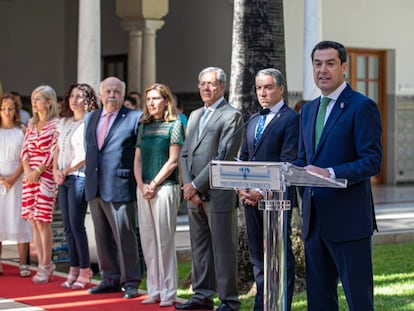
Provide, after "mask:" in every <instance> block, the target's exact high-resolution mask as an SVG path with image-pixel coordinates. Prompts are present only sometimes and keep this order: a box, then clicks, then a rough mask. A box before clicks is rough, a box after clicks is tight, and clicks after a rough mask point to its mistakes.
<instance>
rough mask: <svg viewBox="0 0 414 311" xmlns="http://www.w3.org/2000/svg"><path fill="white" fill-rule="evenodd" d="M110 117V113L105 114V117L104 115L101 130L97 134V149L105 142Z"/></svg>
mask: <svg viewBox="0 0 414 311" xmlns="http://www.w3.org/2000/svg"><path fill="white" fill-rule="evenodd" d="M111 117H112V113H107V114H106V115H104V118H105V120H104V121H103V124H102V127H101V130H100V132H99V134H98V148H99V149H101V148H102V145H103V142H104V140H105V136H106V134H107V132H108V129H109V121H111Z"/></svg>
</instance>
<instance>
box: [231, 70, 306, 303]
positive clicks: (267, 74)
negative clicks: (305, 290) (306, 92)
mask: <svg viewBox="0 0 414 311" xmlns="http://www.w3.org/2000/svg"><path fill="white" fill-rule="evenodd" d="M255 82H256V95H257V99H258V101H259V103H260V105H261V106H262V108H263V109H266V110H267V111H268V113H267V114H265V113H256V114H254V115H253V116H252V117H251V118H250V120H249V121H248V122H249V123H248V125H247V131H246V137H245V139H244V144H243V147H242V150H241V153H240V159H241V160H242V161H271V162H291V161H293V160H295V159H296V156H297V146H298V139H299V114H298V113H297V112H295V111H293V110H292V109H291V108H289V107H288V105H287V104H286V103H285V102H284V100H283V93H284V91H285V87H286V83H285V78H284V76H283V74H282V73H281V72H280V71H279V70H277V69H274V68H267V69H263V70H260V71H259V72H258V73H257V74H256V80H255ZM294 190H295V189H293V188H292V189H289V190H288V194H289V198H290V199H291V200H292V199H293V198H294V195H295V194H296V192H295V191H294ZM238 192H239V196H240V198H241V200H242V201H243V202H244V204H245V206H246V207H245V216H246V229H247V239H248V243H249V255H250V260H251V262H252V265H253V273H254V278H255V281H256V288H257V293H256V297H255V305H254V311H262V310H263V307H264V303H263V302H264V301H263V299H264V297H263V289H264V254H263V211H261V210H259V209H258V205H257V202H258V200H260V199H262V198H263V196H262V194H261V192H260V191H259V190H254V189H250V190H243V189H241V190H239V191H238ZM288 221H289V222H290V211H289V217H288ZM289 228H290V226H289ZM287 245H288V246H287V250H288V252H287V278H288V282H287V283H288V293H287V296H288V303H287V305H288V310H290V305H291V302H292V296H293V290H294V282H295V258H294V256H293V252H292V243H291V241H290V238H288V241H287Z"/></svg>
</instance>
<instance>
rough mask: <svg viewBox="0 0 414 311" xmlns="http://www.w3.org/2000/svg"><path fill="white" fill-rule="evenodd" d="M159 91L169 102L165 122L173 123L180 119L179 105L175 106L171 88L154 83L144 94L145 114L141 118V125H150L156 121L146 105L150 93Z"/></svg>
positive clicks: (165, 112)
mask: <svg viewBox="0 0 414 311" xmlns="http://www.w3.org/2000/svg"><path fill="white" fill-rule="evenodd" d="M153 90H154V91H157V92H158V93H159V94H160V96H161V97H162V98H163V99H164V100H166V101H167V109H166V110H165V111H164V120H165V121H167V122H171V121H174V120H177V119H178V112H177V105H176V104H175V100H174V96H173V95H172V92H171V90H170V88H169V87H168V86H166V85H164V84H161V83H154V84H153V85H151V86H150V87H148V88H147V89H146V90H145V92H144V94H145V104H144V105H143V106H144V107H143V113H142V117H141V123H150V122H152V121H153V120H154V117H153V116H152V115H151V114H150V113H149V111H148V108H147V105H146V97H147V94H148V92H150V91H153Z"/></svg>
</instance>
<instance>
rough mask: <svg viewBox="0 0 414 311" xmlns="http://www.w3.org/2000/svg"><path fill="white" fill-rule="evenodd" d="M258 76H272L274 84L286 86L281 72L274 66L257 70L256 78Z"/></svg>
mask: <svg viewBox="0 0 414 311" xmlns="http://www.w3.org/2000/svg"><path fill="white" fill-rule="evenodd" d="M259 76H272V77H273V79H274V80H275V83H276V85H278V86H283V87H284V88H286V79H285V76H284V75H283V73H282V72H281V71H280V70H278V69H276V68H266V69H262V70H259V71H258V72H257V74H256V78H257V77H259Z"/></svg>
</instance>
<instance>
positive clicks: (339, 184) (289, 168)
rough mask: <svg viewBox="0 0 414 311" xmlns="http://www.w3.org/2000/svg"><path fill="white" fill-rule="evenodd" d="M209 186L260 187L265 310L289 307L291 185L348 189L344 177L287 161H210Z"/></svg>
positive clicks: (232, 187) (226, 187)
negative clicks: (286, 196) (288, 240)
mask: <svg viewBox="0 0 414 311" xmlns="http://www.w3.org/2000/svg"><path fill="white" fill-rule="evenodd" d="M210 186H211V188H216V189H237V188H243V189H260V190H261V191H263V200H262V201H260V202H259V204H258V205H259V208H260V209H263V211H264V213H263V224H264V228H263V243H264V247H263V249H264V267H265V284H264V310H265V311H275V310H276V311H285V310H287V293H286V289H287V275H286V274H287V269H286V253H287V248H286V247H287V243H286V241H287V224H286V221H287V210H289V209H290V201H288V200H285V199H284V194H285V192H286V189H287V187H288V186H312V187H329V188H346V186H347V181H346V180H345V179H331V178H326V177H323V176H320V175H317V174H314V173H311V172H309V171H307V170H305V169H304V168H301V167H298V166H295V165H293V164H290V163H286V162H247V161H246V162H233V161H211V162H210Z"/></svg>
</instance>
